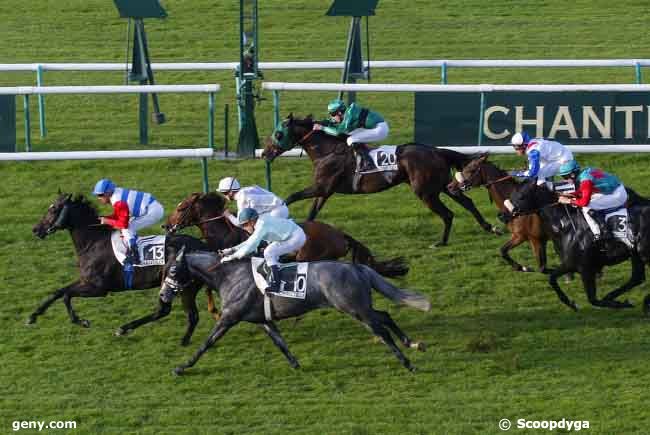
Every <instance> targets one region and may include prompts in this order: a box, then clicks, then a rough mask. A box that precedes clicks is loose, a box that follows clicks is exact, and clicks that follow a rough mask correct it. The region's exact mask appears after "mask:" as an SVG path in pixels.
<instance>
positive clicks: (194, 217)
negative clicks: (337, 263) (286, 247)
mask: <svg viewBox="0 0 650 435" xmlns="http://www.w3.org/2000/svg"><path fill="white" fill-rule="evenodd" d="M225 210H226V199H225V197H224V196H223V195H221V194H220V193H218V192H209V193H193V194H191V195H190V196H189V197H187V198H185V199H184V200H183V201H181V202H180V203H179V204H178V206H177V207H176V210H174V212H173V213H172V214H171V215H170V216H169V218H168V219H167V224H166V225H164V227H165V228H166V229H167V232H168V234H174V233H175V232H176V231H179V230H181V229H183V228H185V227H189V226H194V225H196V226H198V227H199V229H200V230H201V234H202V236H203V239H205V241H206V243H207V244H208V246H209V247H210V250H212V251H218V250H221V249H224V248H229V247H231V246H234V245H236V244H238V243H241V242H242V241H244V240H245V239H247V238H248V233H246V232H245V231H244V230H243V229H241V228H239V227H236V226H234V225H233V224H232V223H231V222H230V220H228V219H227V218H226V217H225V215H224V211H225ZM298 225H299V226H300V227H301V228H302V229H303V230H304V231H305V235H306V236H307V241H306V242H305V245H304V246H303V247H302V248H301V249H300V251H298V252H297V254H296V256H295V257H294V258H292V259H291V260H293V261H319V260H336V259H338V258H342V257H345V256H346V255H347V254H348V253H350V255H351V256H352V262H353V263H360V264H365V265H368V266H370V267H371V268H373V269H375V270H376V271H377V272H378V273H379V274H381V275H383V276H387V277H397V276H403V275H406V274H407V273H408V270H409V269H408V266H407V265H406V263H405V261H404V259H403V258H402V257H398V258H394V259H391V260H387V261H378V260H376V259H375V257H374V256H373V255H372V252H371V251H370V250H369V249H368V248H367V247H366V246H364V245H363V244H362V243H361V242H359V241H358V240H355V239H354V238H353V237H352V236H350V235H348V234H346V233H344V232H343V231H340V230H338V229H336V228H334V227H332V226H331V225H327V224H325V223H323V222H316V221H307V222H302V223H299V224H298Z"/></svg>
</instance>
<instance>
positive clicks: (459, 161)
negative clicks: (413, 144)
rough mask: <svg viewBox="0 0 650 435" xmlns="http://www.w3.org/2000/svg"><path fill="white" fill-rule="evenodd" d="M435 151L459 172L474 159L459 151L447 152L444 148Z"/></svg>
mask: <svg viewBox="0 0 650 435" xmlns="http://www.w3.org/2000/svg"><path fill="white" fill-rule="evenodd" d="M435 151H436V152H437V153H439V154H440V155H442V157H444V159H445V160H446V161H447V163H448V164H449V165H450V166H453V167H455V168H456V169H458V170H459V171H462V170H463V167H464V166H465V165H466V164H467V163H468V162H469V161H470V160H471V159H472V158H471V156H469V155H467V154H463V153H459V152H458V151H453V150H447V149H444V148H435Z"/></svg>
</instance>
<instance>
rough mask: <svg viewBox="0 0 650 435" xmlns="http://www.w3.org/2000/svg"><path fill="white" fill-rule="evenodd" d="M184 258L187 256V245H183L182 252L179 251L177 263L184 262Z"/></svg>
mask: <svg viewBox="0 0 650 435" xmlns="http://www.w3.org/2000/svg"><path fill="white" fill-rule="evenodd" d="M184 256H185V245H183V247H182V248H181V250H180V251H178V254H177V255H176V262H180V261H183V257H184Z"/></svg>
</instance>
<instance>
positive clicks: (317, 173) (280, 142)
mask: <svg viewBox="0 0 650 435" xmlns="http://www.w3.org/2000/svg"><path fill="white" fill-rule="evenodd" d="M313 126H314V121H313V119H312V118H311V116H308V117H307V118H305V119H298V118H294V117H293V116H292V115H289V117H288V118H287V119H286V120H284V121H283V122H282V124H281V125H279V126H278V127H277V128H276V130H275V131H274V132H273V135H272V137H271V138H270V140H269V141H267V144H266V147H265V149H264V152H263V156H264V157H265V158H266V159H267V160H268V161H272V160H273V159H275V158H276V157H277V156H278V155H280V154H282V153H283V152H285V151H288V150H290V149H291V148H293V147H294V146H296V145H298V146H301V147H302V148H303V149H304V150H305V152H306V153H307V155H308V156H309V158H310V159H311V160H312V162H313V164H314V184H313V185H311V186H309V187H307V188H306V189H304V190H301V191H299V192H296V193H293V194H292V195H290V196H289V197H288V198H287V199H286V201H285V202H286V204H287V205H289V204H291V203H293V202H295V201H299V200H301V199H307V198H315V200H314V203H313V205H312V208H311V211H310V213H309V216H308V218H307V220H313V219H315V218H316V215H317V214H318V212H319V211H320V209H321V208H322V207H323V205H324V204H325V202H326V201H327V199H328V198H329V197H330V196H332V195H333V194H334V193H345V194H351V193H376V192H381V191H383V190H386V189H389V188H391V187H393V186H397V185H398V184H401V183H408V184H410V186H411V189H413V192H414V193H415V194H416V195H417V196H418V198H420V199H421V200H422V201H423V202H424V203H425V204H426V205H427V207H429V209H431V211H432V212H434V213H437V214H438V215H439V216H440V217H441V218H442V221H443V222H444V226H445V227H444V231H443V234H442V238H441V240H440V241H439V242H438V243H436V244H435V246H441V245H446V244H447V242H448V240H449V232H450V231H451V224H452V221H453V217H454V214H453V213H452V211H451V210H449V209H448V208H447V207H446V206H445V205H444V204H443V203H442V201H440V197H439V196H440V193H445V194H447V195H449V196H450V197H451V198H452V199H453V200H454V201H456V202H457V203H458V204H460V205H461V206H463V207H464V208H465V209H466V210H468V211H469V212H470V213H472V215H473V216H474V218H475V219H476V221H477V222H478V223H479V225H480V226H481V228H483V229H484V230H485V231H487V232H492V233H497V234H498V233H499V230H498V229H497V228H496V227H495V226H493V225H490V224H489V223H487V222H486V221H485V219H483V216H481V213H480V212H479V211H478V209H477V208H476V206H475V205H474V203H473V202H472V200H471V199H470V198H469V197H467V196H465V195H464V194H463V193H462V192H459V193H458V194H457V195H451V194H450V193H449V191H448V190H447V184H448V183H449V182H450V181H451V173H450V169H451V167H452V166H453V167H456V168H458V170H460V169H461V168H462V166H463V165H464V164H465V163H467V162H468V161H469V160H470V157H468V156H466V155H464V154H462V153H458V152H455V151H451V150H444V149H439V148H435V147H433V146H430V145H421V144H415V143H410V144H405V145H400V146H398V147H397V158H396V162H395V163H396V164H397V167H398V169H397V170H396V171H392V172H391V173H390V174H389V175H388V176H385V175H383V174H382V173H371V174H366V175H363V177H362V178H361V179H360V180H357V181H356V182H355V179H354V177H355V168H356V164H355V158H354V155H353V152H352V150H350V148H349V147H348V146H347V145H346V142H345V139H346V138H345V136H339V137H334V136H330V135H328V134H326V133H324V132H322V131H313V130H312V128H313ZM388 180H390V181H388Z"/></svg>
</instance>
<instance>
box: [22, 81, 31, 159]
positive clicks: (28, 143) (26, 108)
mask: <svg viewBox="0 0 650 435" xmlns="http://www.w3.org/2000/svg"><path fill="white" fill-rule="evenodd" d="M23 110H24V112H25V151H27V152H30V151H31V150H32V137H31V134H30V125H29V95H28V94H25V95H23Z"/></svg>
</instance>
